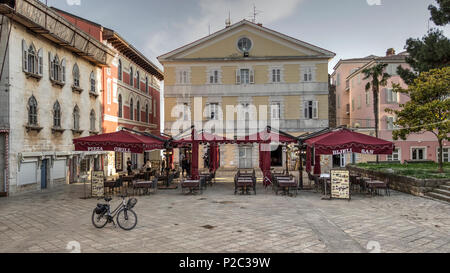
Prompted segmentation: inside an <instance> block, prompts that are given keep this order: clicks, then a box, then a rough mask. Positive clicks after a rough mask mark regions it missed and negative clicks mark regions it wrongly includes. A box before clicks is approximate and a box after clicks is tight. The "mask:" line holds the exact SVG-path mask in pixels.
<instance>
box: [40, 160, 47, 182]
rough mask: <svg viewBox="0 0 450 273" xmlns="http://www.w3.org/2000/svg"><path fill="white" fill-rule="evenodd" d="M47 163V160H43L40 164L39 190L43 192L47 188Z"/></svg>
mask: <svg viewBox="0 0 450 273" xmlns="http://www.w3.org/2000/svg"><path fill="white" fill-rule="evenodd" d="M47 163H48V160H47V159H44V160H42V163H41V189H42V190H45V189H46V188H47V178H48V177H47Z"/></svg>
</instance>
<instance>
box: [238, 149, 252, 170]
mask: <svg viewBox="0 0 450 273" xmlns="http://www.w3.org/2000/svg"><path fill="white" fill-rule="evenodd" d="M252 153H253V147H251V146H242V147H239V169H251V168H253V160H252Z"/></svg>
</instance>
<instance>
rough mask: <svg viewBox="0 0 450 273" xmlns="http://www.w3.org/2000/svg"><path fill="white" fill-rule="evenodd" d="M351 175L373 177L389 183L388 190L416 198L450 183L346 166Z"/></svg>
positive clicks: (443, 180) (444, 180)
mask: <svg viewBox="0 0 450 273" xmlns="http://www.w3.org/2000/svg"><path fill="white" fill-rule="evenodd" d="M347 169H348V170H350V172H352V173H357V174H359V175H362V176H366V177H367V176H370V177H375V178H376V179H378V180H381V181H384V182H386V183H389V188H390V189H393V190H397V191H400V192H404V193H409V194H412V195H416V196H424V195H425V194H426V193H428V192H430V191H432V190H434V189H435V188H437V187H439V186H440V185H444V184H445V183H447V182H450V180H448V179H418V178H414V177H407V176H400V175H395V174H390V173H382V172H378V171H373V170H367V169H362V168H358V167H356V166H347Z"/></svg>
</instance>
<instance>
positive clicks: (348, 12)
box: [41, 0, 450, 73]
mask: <svg viewBox="0 0 450 273" xmlns="http://www.w3.org/2000/svg"><path fill="white" fill-rule="evenodd" d="M41 1H43V2H44V3H45V2H47V4H48V5H49V6H54V7H57V8H59V9H62V10H65V11H67V12H70V13H73V14H75V15H78V16H80V17H83V18H86V19H89V20H91V21H94V22H96V23H99V24H101V25H103V26H105V27H108V28H111V29H114V30H115V31H116V32H118V33H119V34H120V35H121V36H122V37H123V38H125V39H126V40H127V41H128V42H130V43H131V44H133V45H134V46H135V47H136V48H137V49H138V50H140V51H141V52H142V53H143V54H145V55H146V56H147V57H148V58H149V59H150V60H151V61H153V62H154V63H155V64H156V65H158V66H159V67H160V68H161V64H160V63H159V62H158V61H157V59H156V58H157V57H158V56H160V55H163V54H164V53H167V52H169V51H172V50H173V49H176V48H178V47H180V46H183V45H185V44H188V43H190V42H193V41H195V40H197V39H199V38H202V37H204V36H206V35H208V34H209V33H213V32H215V31H218V30H220V29H223V28H224V27H225V19H226V18H228V16H229V15H230V18H231V21H232V23H236V22H238V21H240V20H242V19H248V20H252V19H253V10H254V9H253V7H254V6H256V11H257V15H256V21H257V23H262V24H263V25H264V26H265V27H268V28H270V29H273V30H276V31H278V32H281V33H284V34H286V35H289V36H292V37H294V38H296V39H299V40H302V41H305V42H308V43H311V44H314V45H316V46H319V47H322V48H325V49H327V50H330V51H333V52H335V53H336V54H337V55H336V57H335V58H334V59H333V60H332V61H331V63H330V66H329V69H330V73H331V72H332V69H333V67H334V65H335V64H336V63H337V62H338V61H339V60H340V59H347V58H357V57H365V56H368V55H371V54H374V55H379V56H382V55H385V54H386V49H388V48H391V47H392V48H394V49H395V50H396V51H397V52H402V51H404V46H405V42H406V40H407V39H408V38H410V37H414V38H419V37H422V36H424V35H425V34H426V32H427V30H428V28H429V27H435V26H434V24H433V23H432V22H430V21H429V18H430V13H429V11H428V9H427V7H428V5H430V4H435V0H277V1H274V0H165V1H156V0H128V1H123V0H47V1H45V0H41ZM441 29H442V30H444V33H445V35H446V36H447V37H448V36H449V34H450V27H446V28H441Z"/></svg>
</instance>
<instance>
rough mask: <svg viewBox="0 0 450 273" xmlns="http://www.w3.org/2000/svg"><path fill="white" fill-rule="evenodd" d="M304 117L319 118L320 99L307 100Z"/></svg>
mask: <svg viewBox="0 0 450 273" xmlns="http://www.w3.org/2000/svg"><path fill="white" fill-rule="evenodd" d="M304 117H305V119H318V118H319V102H318V101H305V103H304Z"/></svg>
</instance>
